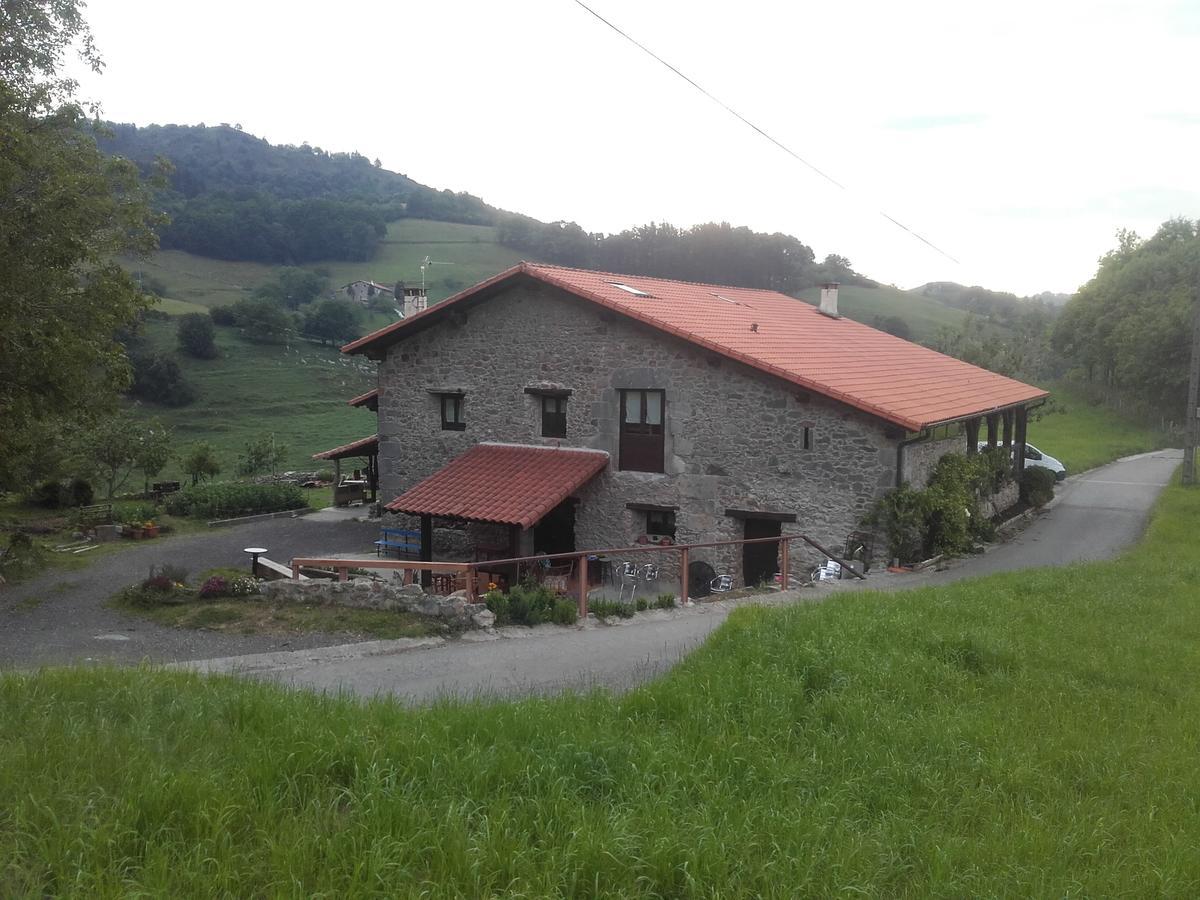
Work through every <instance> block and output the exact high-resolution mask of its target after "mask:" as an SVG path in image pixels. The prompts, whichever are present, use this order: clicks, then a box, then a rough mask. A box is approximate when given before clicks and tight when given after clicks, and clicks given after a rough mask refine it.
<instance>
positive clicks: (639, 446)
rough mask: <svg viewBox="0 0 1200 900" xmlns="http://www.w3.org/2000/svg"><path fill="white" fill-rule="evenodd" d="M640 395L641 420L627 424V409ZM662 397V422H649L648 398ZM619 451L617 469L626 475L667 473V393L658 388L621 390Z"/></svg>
mask: <svg viewBox="0 0 1200 900" xmlns="http://www.w3.org/2000/svg"><path fill="white" fill-rule="evenodd" d="M635 394H636V395H638V400H637V403H638V421H637V422H627V421H626V418H627V416H626V410H627V409H628V408H629V401H630V398H631V397H632V396H633V395H635ZM654 394H657V395H658V422H649V421H647V419H648V418H649V417H648V415H647V413H648V411H649V408H650V404H649V403H648V402H647V399H648V398H649V397H650V396H651V395H654ZM619 415H620V423H619V427H618V432H619V448H618V459H617V467H618V469H619V470H620V471H622V472H664V471H665V470H666V466H665V459H666V433H667V392H666V391H664V390H661V389H658V388H626V389H622V390H621V404H620V410H619Z"/></svg>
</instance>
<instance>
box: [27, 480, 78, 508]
mask: <svg viewBox="0 0 1200 900" xmlns="http://www.w3.org/2000/svg"><path fill="white" fill-rule="evenodd" d="M29 499H30V500H32V501H33V503H34V504H35V505H37V506H40V507H42V509H62V508H63V507H64V506H68V505H69V504H70V502H71V492H70V491H69V490H68V489H67V486H66V485H64V484H63V483H62V482H61V481H59V480H58V479H50V480H49V481H43V482H42V483H41V484H39V485H38V486H37V487H35V488H34V489H33V493H32V494H31V495H30V498H29Z"/></svg>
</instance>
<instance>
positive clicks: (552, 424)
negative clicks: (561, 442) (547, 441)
mask: <svg viewBox="0 0 1200 900" xmlns="http://www.w3.org/2000/svg"><path fill="white" fill-rule="evenodd" d="M566 436H567V398H566V397H552V396H550V395H549V394H543V395H542V437H559V438H561V437H566Z"/></svg>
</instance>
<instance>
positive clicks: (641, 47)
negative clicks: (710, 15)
mask: <svg viewBox="0 0 1200 900" xmlns="http://www.w3.org/2000/svg"><path fill="white" fill-rule="evenodd" d="M574 3H575V4H576V5H577V6H579V7H581V8H582V9H584V10H586V11H587V12H588V13H590V14H591V15H592V16H594V17H595V18H596V19H598V20H600V21H601V22H603V23H604V24H605V25H607V26H608V27H609V28H611V29H612V30H613V31H615V32H616V33H617V34H619V35H620V36H621V37H623V38H625V40H627V41H629V43H631V44H633V45H634V46H635V47H637V48H638V49H639V50H641V51H642V52H643V53H645V54H646V55H647V56H650V57H651V58H652V59H654V60H655V61H656V62H658V63H660V64H661V65H663V66H666V67H667V68H668V69H670V70H671V71H672V72H674V73H675V74H676V75H678V76H679V77H680V78H682V79H683V80H684V81H686V82H687V83H688V84H690V85H691V86H692V87H694V88H695V89H696V90H698V91H699V92H700V93H701V94H703V95H704V96H705V97H707V98H708V99H709V100H711V101H712V102H713V103H715V104H717V106H719V107H721V109H723V110H725V111H726V112H727V113H729V114H730V115H731V116H733V117H734V118H736V119H737V120H738V121H740V122H742V123H743V124H744V125H746V126H747V127H749V128H750V129H752V130H753V131H755V132H756V133H757V134H759V135H761V136H762V137H764V138H766V139H767V140H768V141H770V142H771V143H772V144H774V145H775V146H776V147H778V148H779V149H780V150H782V151H783V152H784V153H786V154H787V155H788V156H790V157H792V159H794V160H796V161H797V162H799V163H801V164H803V165H805V166H807V167H808V168H809V169H811V170H812V171H813V172H815V173H816V174H817V175H820V176H821V177H822V178H824V179H825V180H826V181H828V182H829V183H830V184H832V185H833V186H834V187H836V188H839V189H840V190H843V191H846V192H847V193H850V189H849V188H848V187H846V185H844V184H842V183H841V182H840V181H838V180H837V179H836V178H834V177H833V176H832V175H830V174H829V173H828V172H825V171H823V170H821V169H820V168H818V167H817V166H815V165H813V164H812V163H810V162H809V161H808V160H807V159H805V158H804V157H803V156H801V155H800V154H799V153H797V152H796V151H795V150H793V149H792V148H791V147H789V146H788V145H787V144H785V143H783V141H781V140H779V139H778V138H775V137H773V136H772V135H770V134H769V133H768V132H766V131H764V130H763V129H762V128H760V127H759V126H758V125H756V124H754V123H753V122H751V121H750V120H749V119H747V118H746V117H745V116H743V115H742V114H741V113H740V112H738V111H737V110H736V109H734V108H733V107H732V106H730V105H729V104H728V103H726V102H725V101H724V100H722V99H721V98H719V97H717V96H715V95H714V94H712V93H711V92H710V91H709V90H708V89H707V88H705V87H704V86H703V85H701V84H699V83H698V82H697V81H696V80H695V79H693V78H691V77H690V76H688V75H686V74H684V73H683V72H681V71H680V70H679V69H678V68H676V67H675V66H673V65H672V64H671V63H669V62H667V61H666V60H665V59H663V58H662V57H661V56H659V55H658V54H657V53H655V52H654V51H653V50H651V49H650V48H649V47H647V46H646V45H645V44H643V43H642V42H641V41H639V40H638V39H637V38H635V37H633V36H632V35H630V34H628V33H627V32H625V31H624V30H622V29H621V28H620V27H619V26H618V25H616V24H614V23H613V22H611V21H609V20H608V19H606V18H604V16H602V15H600V13H598V12H596V10H594V9H592V8H591V7H590V6H588V5H587V4H586V3H584V2H583V0H574ZM878 213H879V215H881V216H883V217H884V218H885V219H887V220H888V221H889V222H891V223H892V224H893V225H895V226H896V227H897V228H899V229H901V230H902V231H905V232H907V233H908V234H910V235H911V236H912V237H915V238H916V239H917V240H918V241H920V242H921V243H923V244H925V245H926V246H928V247H930V248H932V249H933V250H935V251H936V252H938V253H940V254H941V255H942V256H944V257H946V259H948V260H950V261H951V262H952V263H958V260H957V259H955V258H954V257H953V256H951V255H950V254H949V253H947V252H946V251H945V250H943V249H942V248H941V247H939V246H938V245H937V244H935V243H933V241H931V240H929V239H927V238H926V237H924V236H923V235H921V234H920V233H919V232H916V231H913V229H911V228H909V227H908V226H907V225H905V224H904V223H903V222H900V221H898V220H897V219H895V218H893V217H892V216H890V215H888V214H887V213H886V212H884V211H883V210H878Z"/></svg>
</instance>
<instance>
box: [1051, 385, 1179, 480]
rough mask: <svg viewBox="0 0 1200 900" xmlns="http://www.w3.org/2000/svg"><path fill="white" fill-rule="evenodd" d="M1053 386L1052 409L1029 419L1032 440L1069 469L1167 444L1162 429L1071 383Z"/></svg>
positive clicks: (1091, 465) (1069, 471)
mask: <svg viewBox="0 0 1200 900" xmlns="http://www.w3.org/2000/svg"><path fill="white" fill-rule="evenodd" d="M1050 390H1051V393H1052V396H1053V399H1054V403H1053V405H1052V406H1051V407H1050V409H1051V410H1052V412H1050V413H1049V414H1047V415H1042V416H1041V417H1039V418H1038V419H1036V420H1034V421H1032V422H1030V423H1029V441H1030V443H1032V444H1035V445H1036V446H1037V448H1038V449H1039V450H1043V451H1045V452H1046V453H1049V454H1050V455H1051V456H1053V457H1055V458H1056V459H1058V460H1059V461H1060V462H1062V464H1063V465H1064V466H1066V467H1067V472H1068V473H1076V472H1083V471H1086V470H1087V469H1094V468H1095V467H1096V466H1102V465H1104V464H1105V463H1109V462H1112V461H1113V460H1114V459H1120V458H1121V457H1123V456H1132V455H1134V454H1135V453H1145V452H1147V451H1150V450H1157V449H1159V448H1161V447H1165V446H1167V443H1168V441H1167V438H1166V437H1165V435H1164V434H1163V433H1162V432H1160V431H1158V430H1157V429H1154V428H1150V427H1148V426H1146V425H1143V424H1140V423H1138V422H1134V421H1132V420H1131V419H1128V418H1126V417H1124V416H1122V415H1121V414H1120V413H1119V412H1117V411H1116V410H1114V409H1112V408H1111V407H1109V406H1105V405H1104V404H1102V403H1096V402H1093V401H1090V400H1088V399H1087V397H1085V396H1084V395H1083V394H1080V393H1078V392H1077V391H1073V390H1072V389H1071V387H1070V386H1069V385H1064V384H1059V385H1055V386H1054V387H1052V388H1050Z"/></svg>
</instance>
